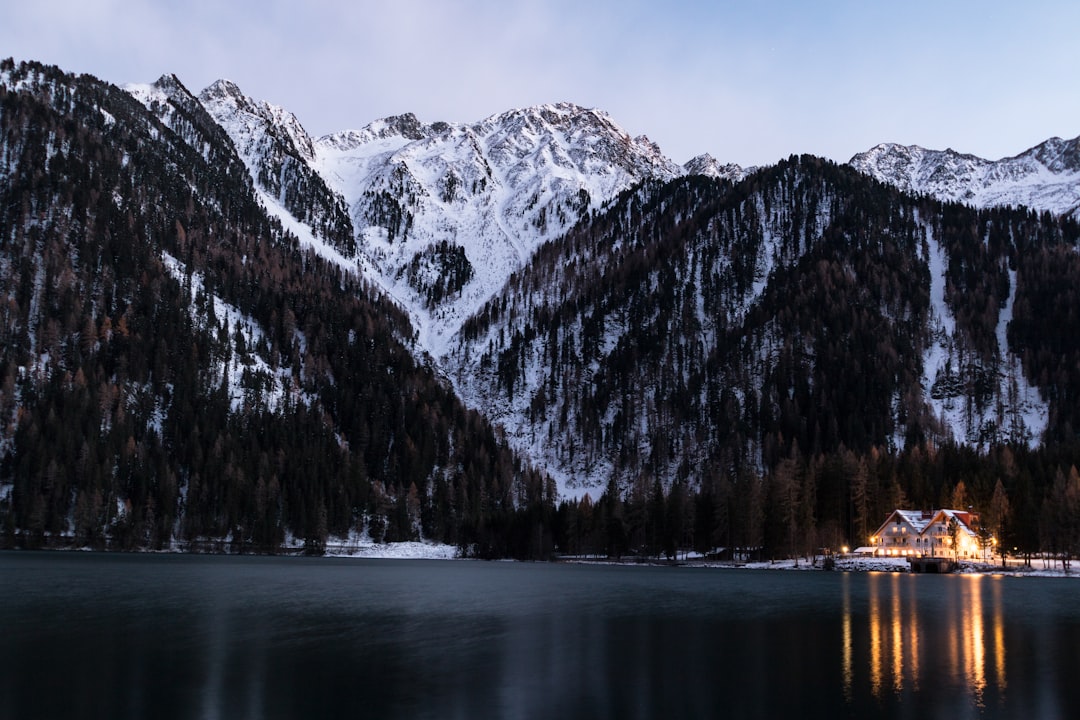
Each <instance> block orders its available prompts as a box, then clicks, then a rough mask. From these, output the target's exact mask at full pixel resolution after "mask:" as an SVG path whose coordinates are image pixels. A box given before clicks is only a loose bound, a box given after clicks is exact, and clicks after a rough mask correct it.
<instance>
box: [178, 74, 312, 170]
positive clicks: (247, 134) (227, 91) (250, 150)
mask: <svg viewBox="0 0 1080 720" xmlns="http://www.w3.org/2000/svg"><path fill="white" fill-rule="evenodd" d="M199 100H200V101H202V104H203V105H204V106H206V109H207V110H209V111H210V114H211V115H213V116H214V117H215V118H216V119H217V121H218V123H220V124H221V126H222V127H223V128H225V131H226V132H228V133H229V136H230V137H232V138H233V142H236V143H237V150H239V151H240V155H241V157H243V158H244V161H245V162H247V163H248V165H249V166H255V165H257V164H258V162H259V161H260V160H261V159H262V157H263V156H264V155H265V153H266V152H267V150H266V148H265V144H266V143H267V142H269V141H272V140H275V139H287V141H288V143H287V144H288V145H291V148H292V149H294V150H295V151H296V152H297V153H299V155H300V157H302V158H303V159H305V160H308V161H310V160H312V159H313V158H314V157H315V148H314V146H313V145H312V142H311V138H310V137H309V136H308V134H307V131H305V130H304V127H303V125H301V124H300V121H299V120H298V119H297V117H296V116H295V115H293V114H292V113H291V112H289V111H288V110H286V109H285V108H282V107H279V106H277V105H271V104H270V103H268V102H265V101H256V100H252V99H251V98H249V97H247V96H246V95H244V94H243V93H242V92H241V91H240V88H239V87H237V86H236V83H233V82H231V81H229V80H218V81H216V82H214V83H213V84H212V85H210V86H209V87H207V88H206V89H205V90H203V91H202V92H201V93H199ZM282 136H284V137H282ZM237 141H239V142H237Z"/></svg>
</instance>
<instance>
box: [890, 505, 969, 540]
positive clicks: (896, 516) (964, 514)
mask: <svg viewBox="0 0 1080 720" xmlns="http://www.w3.org/2000/svg"><path fill="white" fill-rule="evenodd" d="M940 515H944V519H942V520H939V516H940ZM973 515H974V513H970V512H968V511H966V510H929V511H928V510H901V509H899V508H898V509H896V510H893V511H892V512H891V513H889V517H887V518H886V519H885V522H883V523H882V524H881V527H879V528H878V529H877V532H876V533H874V534H875V535H881V534H883V533H884V532H885V529H886V526H887V525H888V524H889V523H892V522H905V523H907V524H908V525H910V526H911V528H912V529H913V530H914V531H915V532H916V533H918V534H920V535H921V534H922V533H923V532H925V531H926V528H928V527H929V526H930V525H931V524H933V523H935V522H944V523H948V522H949V520H950V519H953V518H955V519H956V522H957V523H959V525H960V530H961V532H965V533H967V534H968V535H971V536H972V537H974V536H975V531H974V530H973V529H972V525H973V519H972V518H973Z"/></svg>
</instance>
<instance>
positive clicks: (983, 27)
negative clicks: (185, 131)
mask: <svg viewBox="0 0 1080 720" xmlns="http://www.w3.org/2000/svg"><path fill="white" fill-rule="evenodd" d="M1078 28H1080V2H1076V1H1075V0H1068V1H1065V0H1058V1H1050V0H1024V2H1015V1H1014V2H996V1H989V0H983V1H981V2H976V1H971V2H966V1H965V2H948V1H947V0H936V1H934V2H927V1H924V0H907V1H906V2H887V3H886V2H871V1H870V0H864V1H863V2H829V1H828V0H820V1H818V2H809V1H802V2H794V1H787V0H772V1H769V0H763V1H760V2H751V1H749V0H744V1H742V2H731V1H728V0H717V1H716V2H678V1H677V0H674V1H673V0H668V1H666V2H640V1H637V0H612V1H608V0H602V1H596V2H590V1H589V0H573V1H566V0H551V1H548V2H539V1H533V2H515V1H511V0H459V1H452V0H441V1H439V0H380V1H378V2H369V1H367V0H350V1H340V2H337V1H331V0H321V1H320V0H314V1H309V2H304V3H299V2H286V1H285V0H252V1H248V0H235V1H232V2H229V1H227V0H188V1H181V2H145V1H143V2H140V1H135V0H132V1H122V0H34V1H33V2H18V3H15V2H2V3H0V56H9V55H13V56H15V57H16V58H17V59H35V60H41V61H44V62H48V63H54V64H57V65H60V66H61V67H62V68H64V69H65V70H70V71H75V72H89V73H93V74H95V75H97V76H98V77H101V78H103V79H105V80H109V81H112V82H115V83H117V84H123V83H126V82H150V81H153V80H155V79H156V78H157V77H158V76H159V75H161V74H162V73H165V72H174V73H176V74H177V75H178V76H179V77H180V79H181V81H183V82H184V83H185V84H186V85H187V86H188V88H189V89H191V90H192V91H193V92H198V91H199V90H201V89H202V88H203V87H205V86H206V85H208V84H210V83H211V82H213V81H214V80H215V79H217V78H220V77H225V78H229V79H231V80H233V81H235V82H236V83H237V84H239V85H240V87H241V89H242V90H244V92H246V93H247V94H248V95H251V96H253V97H256V98H258V99H263V100H268V101H270V102H273V103H276V104H278V105H282V106H284V107H286V108H288V109H289V110H291V111H293V112H294V113H296V115H297V116H298V117H299V118H300V121H301V122H302V123H303V124H304V126H305V127H306V128H307V130H308V131H309V132H310V133H312V134H314V135H321V134H324V133H329V132H333V131H336V130H344V129H347V128H355V127H361V126H363V125H365V124H367V123H368V122H370V121H371V120H374V119H376V118H379V117H383V116H386V115H391V114H397V113H402V112H415V113H416V114H417V115H418V116H419V117H420V118H421V119H423V120H425V121H429V122H430V121H434V120H446V121H451V122H471V121H476V120H480V119H482V118H484V117H486V116H488V115H491V114H493V113H496V112H500V111H502V110H507V109H510V108H512V107H520V106H524V105H533V104H539V103H547V102H558V101H562V100H566V101H571V102H576V103H578V104H581V105H585V106H588V107H598V108H601V109H604V110H606V111H608V112H609V113H610V114H611V115H612V117H613V118H614V119H615V121H616V122H618V123H619V124H621V125H622V126H623V127H624V128H625V129H626V130H627V131H628V132H630V133H631V134H634V135H638V134H645V135H648V136H649V137H650V138H651V139H653V140H654V141H656V142H657V143H658V144H659V145H660V147H661V149H662V150H663V151H664V152H665V153H666V154H667V155H669V156H670V157H671V158H672V159H674V160H676V161H678V162H685V161H686V160H688V159H689V158H691V157H692V156H694V155H697V154H699V153H703V152H708V153H711V154H712V155H714V156H715V157H716V158H717V159H719V160H721V161H724V162H737V163H740V164H742V165H757V164H767V163H772V162H775V161H777V160H779V159H781V158H784V157H786V156H788V155H790V154H792V153H802V152H808V153H814V154H817V155H823V156H825V157H829V158H832V159H834V160H837V161H846V160H848V159H849V158H850V157H851V155H853V154H854V153H856V152H859V151H862V150H866V149H868V148H869V147H871V146H873V145H875V144H877V143H879V142H900V143H904V144H919V145H923V146H925V147H930V148H934V149H944V148H946V147H952V148H954V149H956V150H960V151H964V152H970V153H974V154H976V155H980V156H983V157H988V158H991V159H996V158H1000V157H1004V156H1008V155H1013V154H1016V153H1019V152H1021V151H1023V150H1025V149H1027V148H1028V147H1030V146H1032V145H1034V144H1036V143H1039V142H1041V141H1043V140H1045V139H1047V138H1049V137H1052V136H1055V135H1057V136H1061V137H1065V138H1072V137H1075V136H1077V135H1080V79H1078V73H1080V40H1078V39H1077V29H1078Z"/></svg>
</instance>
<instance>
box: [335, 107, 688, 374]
mask: <svg viewBox="0 0 1080 720" xmlns="http://www.w3.org/2000/svg"><path fill="white" fill-rule="evenodd" d="M315 151H316V156H317V159H316V167H318V168H319V170H320V171H321V172H322V174H323V176H324V177H325V178H326V179H327V181H328V182H329V184H330V185H331V186H332V187H334V188H335V189H336V190H338V191H339V192H341V193H342V194H343V195H344V196H345V198H346V199H347V201H348V203H349V207H350V210H351V213H352V221H353V224H354V225H355V226H356V228H357V230H358V232H359V234H360V236H361V238H362V241H361V243H360V247H359V252H360V253H361V254H362V255H364V256H365V258H366V260H367V261H369V262H370V266H371V267H372V268H373V269H374V270H375V271H376V272H377V273H378V274H379V275H380V276H381V279H382V284H383V286H384V287H386V288H388V289H389V290H390V291H391V293H392V294H393V295H394V296H395V297H398V298H399V299H401V300H402V301H403V302H404V303H405V304H406V305H407V306H409V307H410V308H412V309H413V311H414V316H416V317H417V320H418V325H419V327H420V344H421V346H422V347H424V348H426V349H427V350H428V351H429V352H431V353H432V355H434V356H436V357H439V356H441V355H442V354H444V352H445V351H446V349H447V347H448V344H449V342H450V338H451V336H452V335H453V333H454V332H455V331H456V330H457V329H458V328H459V327H460V325H461V323H462V322H463V321H464V320H465V319H466V318H467V317H469V316H470V315H471V314H472V313H473V312H475V311H476V310H477V309H478V308H479V307H480V306H481V305H482V304H483V303H484V301H486V300H487V299H488V298H489V297H491V296H492V295H493V294H494V293H495V292H496V291H497V290H498V289H499V288H501V287H502V285H503V284H504V283H505V282H506V280H507V279H508V278H509V277H510V275H511V273H513V272H515V271H516V270H518V269H519V268H521V267H522V265H523V263H524V262H525V261H526V260H527V259H528V258H529V257H530V256H531V255H532V253H533V251H534V250H535V249H536V248H537V247H539V245H540V244H541V243H543V242H544V241H545V240H548V239H551V238H554V237H557V236H558V235H560V234H561V233H562V232H564V231H565V230H566V229H567V228H569V227H570V226H571V225H573V224H574V223H575V222H577V221H578V220H579V219H580V218H581V217H583V216H584V215H585V214H587V213H588V212H589V211H590V210H593V209H595V208H597V207H599V206H601V205H602V204H603V203H605V202H607V201H608V200H610V199H611V198H613V197H614V196H615V195H617V194H618V193H619V192H621V191H622V190H625V189H627V188H629V187H631V186H632V185H634V184H636V183H637V182H639V181H640V180H642V179H645V178H658V179H670V178H674V177H677V176H679V175H681V174H683V173H684V172H685V171H684V170H683V169H682V168H680V167H679V166H678V165H676V164H675V163H673V162H671V161H670V160H669V159H668V158H666V157H664V155H663V154H662V153H661V152H660V150H659V148H657V147H656V145H654V144H653V143H651V142H649V141H648V139H647V138H643V137H639V138H632V137H630V135H629V134H627V133H626V132H625V131H624V130H623V129H621V128H620V127H619V126H618V125H617V124H616V123H615V122H614V121H613V120H612V119H611V118H610V117H609V116H608V115H607V114H606V113H603V112H601V111H598V110H590V109H586V108H582V107H578V106H576V105H572V104H568V103H561V104H557V105H543V106H538V107H532V108H526V109H523V110H512V111H509V112H506V113H502V114H499V115H494V116H492V117H489V118H487V119H486V120H482V121H480V122H478V123H475V124H471V125H467V124H449V123H432V124H424V123H421V122H420V121H418V120H417V119H416V118H415V117H414V116H412V115H402V116H397V117H393V118H387V119H384V120H379V121H377V122H375V123H372V124H371V125H368V126H367V127H365V128H363V129H362V130H359V131H350V132H345V133H339V134H335V135H331V136H327V137H324V138H320V139H319V140H317V141H316V143H315ZM437 243H446V245H445V246H444V247H449V248H450V249H451V251H457V249H460V251H462V252H463V254H464V256H465V258H467V260H468V265H469V266H470V269H469V271H468V272H469V273H470V274H471V277H470V278H469V280H468V281H467V282H466V283H464V285H463V286H462V287H460V288H453V289H452V291H451V292H449V293H447V294H446V295H445V296H442V297H434V298H433V297H432V295H431V293H430V292H429V293H428V294H427V295H425V291H426V290H428V288H427V287H425V286H424V285H423V283H422V281H421V280H418V278H417V274H416V273H411V274H410V273H409V272H408V269H409V268H410V267H413V268H415V267H416V266H417V265H418V264H420V263H421V261H423V262H428V261H430V260H431V258H430V249H431V248H433V247H434V246H436V244H437ZM426 251H427V252H428V254H427V255H425V252H426ZM444 254H445V252H444ZM438 262H440V260H438V258H436V260H435V263H436V265H438ZM410 275H411V276H410Z"/></svg>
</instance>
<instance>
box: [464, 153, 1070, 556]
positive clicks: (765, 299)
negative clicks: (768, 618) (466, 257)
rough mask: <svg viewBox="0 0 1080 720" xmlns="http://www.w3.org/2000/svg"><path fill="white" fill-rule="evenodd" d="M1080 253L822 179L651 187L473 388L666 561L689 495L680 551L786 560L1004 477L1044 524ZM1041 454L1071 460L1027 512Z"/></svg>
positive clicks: (836, 174) (592, 230) (489, 358)
mask: <svg viewBox="0 0 1080 720" xmlns="http://www.w3.org/2000/svg"><path fill="white" fill-rule="evenodd" d="M1078 238H1080V232H1078V228H1077V225H1076V223H1075V222H1072V221H1070V220H1064V219H1055V218H1053V217H1050V216H1049V215H1044V216H1038V215H1035V214H1033V213H1031V212H1029V211H1024V210H1016V211H1012V210H986V211H976V210H973V209H970V208H966V207H963V206H960V205H950V204H942V203H940V202H938V201H935V200H931V199H928V198H921V199H920V198H914V197H911V196H908V195H904V194H902V193H901V192H899V191H897V190H895V189H893V188H890V187H888V186H885V185H882V184H879V183H878V182H876V181H874V180H871V179H869V178H867V177H866V176H864V175H861V174H859V173H857V172H855V171H854V170H852V169H850V168H847V167H842V166H837V165H835V164H832V163H830V162H827V161H823V160H820V159H818V158H813V157H793V158H791V159H789V160H787V161H785V162H782V163H779V164H778V165H776V166H774V167H772V168H767V169H765V170H762V171H759V172H757V173H755V174H753V175H751V176H750V177H748V178H747V179H746V180H744V181H742V182H740V183H738V184H736V185H732V184H730V183H726V182H722V181H718V180H713V179H708V178H704V177H688V178H683V179H678V180H675V181H673V182H670V183H666V184H645V185H642V186H639V187H638V188H637V189H635V190H633V191H630V192H628V193H625V194H624V195H623V196H622V197H621V198H620V199H619V200H618V201H616V202H614V203H613V204H612V205H610V206H609V207H608V208H607V209H606V210H605V211H604V212H602V213H598V214H596V215H594V216H593V217H592V218H591V219H590V220H589V221H587V222H583V223H581V224H579V225H578V226H577V227H576V228H575V229H574V230H573V231H571V232H570V233H568V234H567V235H566V236H564V237H563V238H560V239H558V240H555V241H552V242H550V243H548V244H546V245H544V246H543V247H541V248H540V250H539V251H538V252H537V254H536V255H535V256H534V259H533V261H532V262H531V263H530V265H529V266H528V267H527V268H525V269H524V270H523V271H521V272H519V273H517V274H516V275H515V276H514V278H512V280H511V281H510V283H508V285H507V286H506V288H505V289H504V290H503V292H502V293H500V294H499V295H498V296H497V297H495V298H494V299H493V300H491V301H490V302H489V303H488V304H487V305H486V306H485V307H484V308H483V309H482V310H481V311H480V312H479V313H478V314H477V315H476V316H475V317H474V318H473V319H472V320H470V321H469V322H468V323H466V325H465V327H464V328H463V331H462V334H461V344H460V347H459V349H458V350H457V351H456V356H455V361H456V362H457V363H458V367H459V371H458V373H457V380H458V383H459V385H460V387H461V388H462V392H463V393H464V394H465V396H466V397H467V398H469V399H470V401H471V402H473V403H475V404H477V405H478V406H480V407H484V408H486V409H487V412H488V413H489V414H490V415H491V416H493V417H499V418H504V419H505V420H504V422H506V423H507V425H508V432H509V434H510V436H511V437H512V439H513V441H514V443H515V444H516V446H517V447H519V448H522V449H523V450H524V451H526V452H528V453H529V454H530V455H531V456H532V457H534V458H543V459H544V461H545V462H546V464H547V466H548V467H549V469H551V470H552V471H553V472H554V474H555V475H556V477H557V478H559V480H560V482H561V483H562V484H563V485H564V486H565V487H568V488H571V489H573V488H575V487H576V488H577V490H576V493H575V494H577V495H579V496H580V495H581V494H582V492H583V490H585V489H588V490H589V491H590V495H591V497H592V498H595V497H597V495H598V494H600V493H601V492H603V494H604V498H605V503H607V505H606V506H605V507H607V508H608V509H607V512H608V514H609V517H610V514H611V513H613V512H614V510H612V505H611V503H612V502H613V501H615V500H618V501H619V502H621V503H627V504H629V505H630V506H633V507H634V508H635V510H634V512H631V511H630V510H629V509H628V508H624V509H623V510H622V511H620V512H625V514H626V516H627V517H625V518H624V519H623V520H621V521H620V523H619V524H622V523H625V524H626V527H627V530H626V534H625V536H623V535H620V534H619V533H618V532H617V533H616V535H617V536H619V537H625V538H626V545H627V547H628V548H631V549H633V548H635V547H638V546H639V545H641V544H642V543H644V544H645V545H648V546H651V547H653V548H654V549H655V547H656V546H657V542H658V541H657V540H656V533H655V532H652V533H650V531H649V527H650V522H651V523H652V526H655V527H660V526H661V525H663V524H662V523H660V522H659V520H655V519H654V520H653V521H647V520H644V519H643V518H646V517H648V516H649V514H650V512H653V513H656V512H658V511H656V510H655V509H654V510H652V511H650V510H649V509H648V508H649V507H654V508H655V506H656V505H657V503H660V504H661V505H662V504H663V502H662V501H663V499H664V497H665V496H667V498H668V499H667V502H673V503H675V504H676V506H677V507H678V509H676V510H670V509H668V510H666V511H665V512H666V513H667V514H669V515H672V518H673V519H672V520H670V522H669V523H668V525H666V526H665V527H669V529H668V530H667V532H668V533H669V535H670V533H671V532H673V531H672V530H670V525H671V523H675V524H676V525H677V526H678V527H681V528H683V529H682V530H681V531H680V532H681V533H682V535H681V536H680V537H678V538H674V539H673V538H671V537H668V539H667V542H668V543H669V544H681V545H688V544H690V541H689V538H690V537H691V534H690V532H691V529H692V528H695V527H696V531H695V532H694V533H693V534H692V536H693V538H694V540H693V544H695V545H697V546H698V547H699V548H701V549H706V548H709V547H713V546H715V545H720V546H731V545H738V546H742V547H759V546H762V545H764V546H765V547H766V548H770V549H771V550H770V552H792V551H794V550H796V549H797V548H792V547H790V545H791V544H792V542H793V541H794V540H793V539H794V538H802V539H804V540H800V542H803V543H805V544H806V546H807V547H809V546H811V545H814V546H822V545H826V546H828V545H832V546H834V547H835V546H837V545H838V544H839V543H840V542H848V541H853V542H855V543H860V544H861V543H863V542H865V537H866V529H867V528H869V529H871V530H872V529H873V528H874V527H876V525H877V522H878V521H879V518H882V517H884V514H885V513H887V511H888V510H889V509H891V508H893V507H896V506H899V505H904V504H913V505H915V506H916V507H927V508H929V507H932V506H939V505H948V504H949V501H951V499H952V494H953V492H954V488H955V486H957V485H958V484H961V483H963V484H964V485H965V486H966V487H967V489H968V490H967V492H968V493H969V494H970V497H969V498H968V499H969V500H971V501H975V502H977V503H978V504H979V507H988V506H989V503H990V499H991V497H992V494H993V490H994V487H995V484H996V480H997V479H1001V480H1002V481H1003V483H1004V490H1005V491H1006V493H1008V492H1010V491H1012V492H1017V491H1020V492H1022V494H1024V496H1025V502H1026V501H1031V502H1034V503H1036V504H1039V503H1041V502H1042V499H1043V496H1044V493H1045V492H1046V491H1047V490H1048V488H1049V485H1050V483H1052V482H1053V478H1054V475H1055V473H1056V472H1061V473H1063V474H1064V475H1066V476H1067V475H1068V474H1069V471H1070V467H1071V465H1072V463H1073V462H1075V460H1074V457H1075V455H1074V453H1075V451H1076V449H1077V446H1076V436H1075V432H1074V430H1073V428H1074V427H1075V417H1074V416H1075V413H1076V410H1077V402H1076V396H1075V395H1073V394H1071V392H1070V390H1069V388H1070V387H1072V385H1071V383H1073V382H1074V381H1075V380H1074V378H1077V377H1078V371H1077V366H1076V365H1075V363H1074V358H1075V353H1076V350H1077V348H1078V346H1080V344H1078V340H1077V338H1078V337H1080V336H1078V335H1077V331H1078V330H1080V327H1077V321H1076V314H1075V312H1073V311H1072V310H1071V309H1070V304H1069V298H1070V297H1071V290H1069V289H1068V285H1069V284H1070V282H1069V280H1068V278H1070V277H1071V278H1074V279H1075V278H1076V277H1077V276H1076V274H1075V272H1076V267H1075V263H1074V262H1072V258H1074V257H1075V256H1076V247H1075V246H1076V243H1077V240H1078ZM1049 325H1053V326H1054V329H1053V330H1050V328H1049V327H1048V326H1049ZM1070 363H1073V364H1071V365H1070ZM1067 368H1071V370H1070V369H1067ZM1033 448H1041V449H1038V450H1033ZM1050 448H1055V450H1053V451H1052V450H1051V449H1050ZM1059 450H1060V452H1061V454H1060V455H1059V454H1056V453H1057V452H1058V451H1059ZM1003 452H1007V453H1008V455H1009V457H1010V458H1011V459H1010V460H1009V461H1008V462H1007V463H1006V464H1007V465H1008V467H1009V470H1008V471H1007V472H1006V471H1002V470H1001V469H1000V467H999V464H1000V462H1002V461H1001V460H1000V455H999V453H1003ZM1018 456H1021V457H1024V458H1029V459H1031V461H1032V462H1034V463H1039V462H1043V461H1045V459H1046V458H1047V457H1055V458H1058V461H1059V462H1060V463H1061V464H1060V465H1059V466H1057V467H1054V468H1053V469H1052V470H1050V469H1048V468H1045V467H1044V468H1041V470H1040V471H1037V472H1036V471H1033V475H1032V476H1031V480H1030V481H1031V482H1034V483H1035V484H1036V485H1037V487H1035V488H1031V487H1025V488H1024V489H1023V490H1020V489H1019V488H1018V487H1014V486H1013V485H1012V483H1011V482H1010V479H1009V478H1010V476H1013V477H1015V476H1016V473H1017V469H1016V464H1015V463H1016V460H1015V459H1016V457H1018ZM1036 458H1037V459H1036ZM961 459H962V460H961ZM1017 482H1020V481H1017ZM649 498H652V499H651V500H650V499H649ZM583 502H585V504H586V505H588V501H587V500H586V501H583ZM693 505H696V506H697V509H696V511H692V510H691V507H692V506H693ZM579 510H582V512H585V513H586V514H590V513H592V512H593V508H579ZM564 512H566V513H570V514H571V515H575V514H579V513H577V512H576V511H575V509H574V508H572V507H569V506H567V507H564ZM634 515H636V516H637V520H634V521H632V522H631V520H630V519H629V518H630V516H634ZM676 517H677V518H679V519H678V520H677V521H676V520H675V519H674V518H676ZM691 518H693V520H691ZM631 526H632V527H633V528H634V530H630V527H631ZM606 527H607V521H605V522H604V523H602V524H601V525H600V526H598V527H594V528H593V531H592V532H593V533H594V534H595V533H599V534H600V535H601V536H603V538H604V542H605V543H610V542H613V540H612V539H611V537H609V536H608V534H607V530H606V529H604V528H606ZM737 528H738V530H736V529H737ZM1029 529H1032V530H1034V525H1032V526H1030V528H1029ZM822 532H824V535H825V537H823V536H822V534H821V533H822ZM635 534H636V538H637V539H636V540H632V539H631V538H632V537H634V536H635ZM649 538H651V539H649ZM592 542H594V543H595V542H599V540H597V539H596V538H595V537H594V538H593V540H592Z"/></svg>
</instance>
